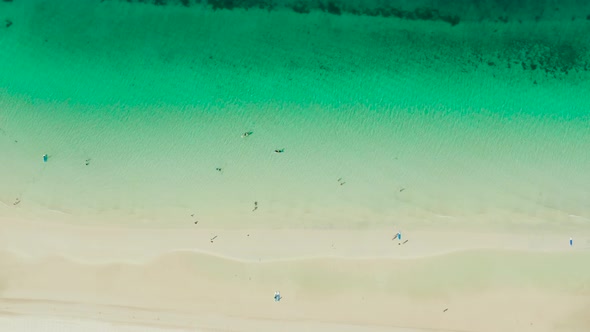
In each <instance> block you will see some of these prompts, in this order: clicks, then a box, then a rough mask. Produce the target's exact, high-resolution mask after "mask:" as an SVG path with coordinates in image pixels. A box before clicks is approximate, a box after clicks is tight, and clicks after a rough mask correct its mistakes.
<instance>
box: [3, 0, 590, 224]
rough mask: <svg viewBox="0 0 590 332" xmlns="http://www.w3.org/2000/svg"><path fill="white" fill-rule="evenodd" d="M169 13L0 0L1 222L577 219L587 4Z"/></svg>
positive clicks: (587, 208)
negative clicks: (14, 218) (433, 10)
mask: <svg viewBox="0 0 590 332" xmlns="http://www.w3.org/2000/svg"><path fill="white" fill-rule="evenodd" d="M164 3H165V4H166V5H164V6H160V5H154V4H153V3H138V2H131V3H129V2H124V1H103V2H99V1H95V2H88V3H84V4H81V3H79V2H78V1H65V0H62V1H57V2H51V1H18V0H15V1H13V2H0V13H1V14H0V18H2V17H6V20H8V21H6V22H11V24H5V26H2V27H1V28H0V71H1V75H0V151H1V152H2V153H1V155H0V161H1V163H0V183H2V186H1V187H0V201H2V202H4V203H5V206H4V207H2V210H3V211H11V212H10V213H17V214H20V215H21V216H22V217H27V218H37V219H47V218H58V219H68V218H69V219H68V220H72V221H78V222H82V221H83V220H92V219H94V218H96V219H97V220H103V221H104V220H105V219H106V220H111V221H113V222H123V221H125V222H129V223H133V224H138V223H139V222H141V221H143V222H147V223H148V224H154V223H158V224H168V225H177V224H184V223H186V222H187V220H188V219H190V218H188V216H189V215H190V214H197V215H198V216H199V217H200V218H202V219H203V220H206V221H207V222H208V223H209V225H210V226H211V225H214V226H212V227H216V226H219V227H224V226H228V227H256V226H257V225H262V224H264V225H268V224H269V223H270V224H271V225H272V227H278V228H280V227H339V225H343V226H344V225H346V227H350V226H351V225H352V226H354V227H372V226H376V225H390V224H392V223H396V224H399V223H406V222H407V223H409V222H410V221H411V222H413V223H425V224H432V223H440V222H442V220H447V221H448V220H452V221H462V222H466V223H469V222H471V223H477V224H504V223H513V224H522V225H525V226H526V225H530V223H531V222H553V223H555V224H557V225H563V226H564V227H579V226H581V225H585V224H587V222H588V220H589V219H590V204H589V203H588V202H589V198H590V175H588V172H587V170H588V169H590V153H589V152H588V151H589V148H590V98H588V97H587V96H588V91H590V83H589V82H590V81H589V80H588V79H589V78H590V55H589V53H588V49H589V47H590V41H589V40H588V38H587V35H588V34H587V32H589V31H590V20H587V19H586V18H585V15H582V14H580V13H584V10H587V11H588V14H590V9H589V8H590V7H588V6H586V7H579V8H576V7H574V6H573V5H568V4H564V5H562V7H561V8H560V9H559V10H555V8H554V6H553V4H551V3H550V2H547V3H539V5H538V6H537V7H542V8H544V10H543V11H540V9H539V8H537V7H535V8H524V9H522V8H518V7H517V6H514V5H507V7H501V6H496V7H494V5H493V3H490V4H485V5H484V4H483V3H480V5H481V8H475V7H473V6H471V5H469V6H468V2H465V4H463V6H459V5H454V6H452V7H442V6H441V9H440V11H439V12H438V14H436V15H438V16H436V17H435V18H437V19H433V18H432V15H431V16H428V15H426V16H421V15H422V14H424V13H423V12H417V11H416V10H415V8H414V7H417V6H418V5H416V4H414V5H411V4H406V3H402V2H400V3H399V6H397V7H396V6H395V5H393V4H392V5H391V6H390V7H389V8H393V7H395V8H398V10H399V11H401V12H403V13H418V14H420V15H418V16H419V17H418V18H416V14H412V15H414V16H411V15H410V14H403V15H406V16H404V18H400V17H396V15H389V16H388V17H384V15H376V16H371V15H356V14H355V13H356V12H355V11H354V9H355V8H356V7H354V6H352V5H349V6H348V7H347V6H344V5H343V4H342V3H340V4H339V5H338V8H340V9H339V11H340V14H338V11H337V10H335V9H334V8H332V7H330V8H331V9H330V10H328V8H327V7H326V8H324V10H323V11H322V10H321V8H317V9H314V8H310V9H309V11H310V12H309V13H299V12H297V10H295V11H294V10H293V9H292V8H291V7H293V6H292V5H291V4H290V3H288V2H285V3H282V2H281V3H279V4H278V5H277V6H275V7H273V8H272V10H268V9H269V8H267V7H265V8H263V9H259V8H249V9H248V10H244V9H241V8H233V9H232V10H227V9H221V8H217V10H213V8H212V7H215V3H213V2H210V4H205V3H202V4H195V3H194V1H190V2H189V4H190V6H189V7H186V6H183V5H182V3H183V2H182V1H179V2H174V1H167V2H164ZM227 3H229V2H226V4H227ZM233 3H234V5H235V6H236V7H240V6H244V4H245V2H244V3H241V2H233ZM441 3H443V2H441ZM333 5H334V4H333ZM248 6H249V5H248ZM371 6H373V7H371ZM371 6H369V5H366V6H365V7H371V8H377V7H378V5H376V4H375V5H371ZM412 6H413V7H412ZM486 6H487V7H486ZM490 6H491V7H490ZM263 7H264V6H263ZM490 8H494V10H491V9H490ZM548 8H553V9H552V10H549V9H548ZM394 13H398V12H395V11H394ZM481 13H487V14H486V15H488V16H486V17H483V16H482V14H481ZM540 13H542V14H540ZM496 14H498V15H497V16H496ZM400 15H401V14H400ZM408 15H409V16H408ZM445 15H458V16H460V20H459V22H456V21H455V20H454V19H451V20H449V19H446V17H447V16H445ZM385 16H387V15H385ZM398 16H399V15H398ZM574 16H575V17H574ZM572 17H574V19H572ZM438 18H441V19H438ZM249 131H252V132H253V134H252V135H250V136H249V137H246V138H242V137H241V135H242V134H243V133H244V132H249ZM275 149H284V153H281V154H276V153H274V152H273V151H274V150H275ZM43 154H48V155H49V160H48V162H47V163H43V162H42V157H41V156H42V155H43ZM86 164H88V165H86ZM216 168H221V171H217V170H216ZM342 183H343V184H342ZM16 202H19V203H18V204H16V205H14V203H16ZM254 202H258V206H259V208H258V210H256V211H254V212H252V210H253V208H254ZM188 222H190V220H188Z"/></svg>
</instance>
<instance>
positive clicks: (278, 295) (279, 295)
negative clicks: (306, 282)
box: [275, 292, 281, 302]
mask: <svg viewBox="0 0 590 332" xmlns="http://www.w3.org/2000/svg"><path fill="white" fill-rule="evenodd" d="M280 300H281V293H279V292H275V302H279V301H280Z"/></svg>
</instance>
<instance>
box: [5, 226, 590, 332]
mask: <svg viewBox="0 0 590 332" xmlns="http://www.w3.org/2000/svg"><path fill="white" fill-rule="evenodd" d="M0 222H1V225H2V232H1V233H0V330H2V331H271V330H272V331H303V330H307V331H588V329H589V328H590V315H588V312H590V265H588V264H586V262H588V261H590V250H589V249H590V232H588V231H585V232H580V231H578V232H577V235H576V239H575V240H576V242H575V246H574V247H573V248H570V247H569V245H568V243H567V242H568V239H569V235H570V234H566V233H565V232H555V231H553V232H548V231H543V230H535V232H533V233H530V232H528V233H524V232H523V233H512V234H506V233H501V232H491V231H486V232H484V231H481V232H475V231H473V230H470V231H459V230H446V231H433V230H424V229H416V230H413V229H409V230H403V231H404V232H403V238H402V242H403V241H405V240H406V239H407V240H408V242H407V243H405V244H403V245H400V244H398V241H397V240H392V237H393V235H394V233H395V231H394V230H393V229H383V230H365V231H358V230H355V231H352V230H349V231H347V230H264V231H262V230H232V231H230V230H220V229H217V230H214V229H203V228H199V227H198V225H191V227H187V228H184V229H161V230H158V229H131V228H123V227H121V228H115V227H113V226H109V227H108V228H106V227H103V228H100V227H95V226H92V227H86V228H84V227H76V226H73V225H66V224H56V223H51V224H40V223H33V222H27V221H24V220H16V219H14V218H11V219H2V218H0ZM215 235H217V238H216V239H215V240H214V241H213V243H212V242H211V241H210V238H212V237H213V236H215ZM277 290H279V291H281V294H282V295H283V299H282V300H281V301H280V302H279V303H275V302H274V301H273V294H274V292H275V291H277ZM445 309H448V310H447V311H444V310H445Z"/></svg>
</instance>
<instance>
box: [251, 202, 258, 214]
mask: <svg viewBox="0 0 590 332" xmlns="http://www.w3.org/2000/svg"><path fill="white" fill-rule="evenodd" d="M256 210H258V202H254V209H253V210H252V212H254V211H256Z"/></svg>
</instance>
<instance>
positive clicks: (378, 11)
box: [4, 0, 461, 26]
mask: <svg viewBox="0 0 590 332" xmlns="http://www.w3.org/2000/svg"><path fill="white" fill-rule="evenodd" d="M4 1H6V0H4ZM120 1H122V0H120ZM124 1H127V2H130V3H133V2H137V3H148V4H153V5H156V6H165V5H174V4H175V5H179V6H184V7H190V6H191V3H192V2H194V3H195V4H197V3H201V0H194V1H191V0H124ZM204 2H205V4H206V5H207V6H209V7H210V8H211V9H212V10H223V9H226V10H234V9H245V10H248V9H250V8H259V9H266V10H268V11H272V10H275V9H278V8H281V7H282V8H287V9H290V10H292V11H293V12H295V13H298V14H309V13H311V12H313V11H321V12H325V13H327V14H330V15H337V16H340V15H343V14H348V15H354V16H370V17H395V18H398V19H406V20H412V21H441V22H445V23H449V24H450V25H451V26H455V25H457V24H459V22H460V21H461V17H460V16H459V15H457V14H452V13H442V12H441V10H440V9H436V8H427V7H418V8H415V9H412V10H408V9H402V8H396V7H393V6H391V5H389V4H385V5H384V6H375V7H366V6H361V5H356V6H355V5H352V4H347V3H346V2H344V1H338V0H328V1H322V0H318V1H315V0H311V1H306V0H294V1H293V0H287V1H282V2H280V5H279V2H276V1H275V0H206V1H204Z"/></svg>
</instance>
